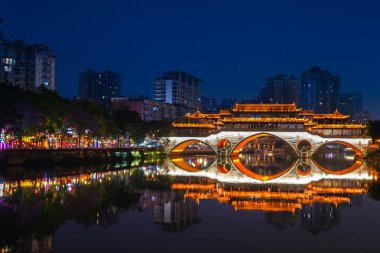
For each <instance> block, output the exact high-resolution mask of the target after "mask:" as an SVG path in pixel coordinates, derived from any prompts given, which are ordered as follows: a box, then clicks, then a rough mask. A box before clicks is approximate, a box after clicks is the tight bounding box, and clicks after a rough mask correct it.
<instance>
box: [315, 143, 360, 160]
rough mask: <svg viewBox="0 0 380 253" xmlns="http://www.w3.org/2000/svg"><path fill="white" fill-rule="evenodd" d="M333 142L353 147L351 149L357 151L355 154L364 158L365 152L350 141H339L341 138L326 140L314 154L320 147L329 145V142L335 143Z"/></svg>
mask: <svg viewBox="0 0 380 253" xmlns="http://www.w3.org/2000/svg"><path fill="white" fill-rule="evenodd" d="M333 143H336V144H341V145H343V146H346V147H348V148H351V149H352V150H353V151H354V152H355V155H356V156H357V157H362V158H364V154H363V152H362V151H361V150H360V149H359V148H358V147H356V146H355V145H353V144H351V143H348V142H345V141H339V140H337V141H329V142H325V143H323V144H321V145H320V146H319V147H318V148H316V149H315V150H314V152H313V155H314V154H316V153H317V151H318V150H319V149H320V148H322V147H323V146H326V145H328V144H333Z"/></svg>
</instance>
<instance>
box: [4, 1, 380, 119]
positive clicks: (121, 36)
mask: <svg viewBox="0 0 380 253" xmlns="http://www.w3.org/2000/svg"><path fill="white" fill-rule="evenodd" d="M343 3H344V4H343ZM379 13H380V1H377V0H361V1H359V0H358V1H348V0H347V1H337V0H336V1H333V0H326V1H325V0H321V1H307V0H303V1H301V0H300V1H285V0H277V1H266V0H262V1H248V0H247V1H239V0H234V1H221V0H212V1H211V0H207V1H206V0H192V1H179V0H172V1H159V0H149V1H147V0H136V1H131V0H129V1H128V0H126V1H112V0H108V1H79V0H65V1H52V0H49V1H45V0H43V1H42V0H41V1H37V0H36V1H30V0H25V1H1V2H0V17H2V18H3V19H4V33H5V37H6V38H7V39H9V40H13V39H23V40H26V41H27V42H28V43H46V44H48V45H49V46H50V47H51V48H52V49H53V51H54V52H55V54H56V55H57V61H58V63H57V86H58V92H59V93H60V94H61V95H63V96H66V97H74V96H77V95H78V88H77V86H78V73H79V72H81V71H84V70H86V69H88V68H91V69H94V70H96V71H103V70H106V69H111V70H112V71H116V72H120V73H121V75H122V93H123V95H126V96H138V95H145V96H148V97H151V95H152V84H153V80H154V78H155V77H157V76H159V75H161V73H162V72H166V71H170V70H183V71H185V72H188V73H190V74H193V75H195V76H197V77H199V78H200V79H202V80H203V81H204V82H203V84H202V94H203V95H205V96H209V97H215V98H217V99H222V98H234V97H235V98H238V99H252V98H254V97H255V96H256V95H258V93H259V89H260V88H261V87H263V85H264V83H265V79H266V78H267V77H270V76H272V75H274V74H277V73H279V72H284V73H288V74H294V75H296V77H297V78H300V75H301V72H303V71H305V70H308V69H309V68H311V67H312V66H313V65H318V66H320V67H321V68H322V69H328V70H330V71H331V72H332V73H333V74H338V75H340V76H341V91H342V92H345V91H346V92H355V91H362V92H363V96H364V109H369V110H370V111H371V113H372V116H373V118H380V110H378V109H377V108H380V99H379V95H380V88H379V84H380V81H379V70H380V68H379V66H380V51H379V45H380V15H379Z"/></svg>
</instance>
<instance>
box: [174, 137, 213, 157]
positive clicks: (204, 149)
mask: <svg viewBox="0 0 380 253" xmlns="http://www.w3.org/2000/svg"><path fill="white" fill-rule="evenodd" d="M200 154H202V155H216V151H215V150H214V149H213V148H212V147H211V146H210V145H209V144H207V143H205V142H203V141H199V140H187V141H184V142H181V143H179V144H178V145H177V146H175V147H174V148H173V149H172V150H171V151H170V154H169V155H170V156H183V155H200Z"/></svg>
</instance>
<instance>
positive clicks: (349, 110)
mask: <svg viewBox="0 0 380 253" xmlns="http://www.w3.org/2000/svg"><path fill="white" fill-rule="evenodd" d="M339 110H340V111H341V112H342V113H343V114H347V115H351V120H360V119H361V115H362V113H363V96H362V93H361V92H356V93H342V94H340V99H339Z"/></svg>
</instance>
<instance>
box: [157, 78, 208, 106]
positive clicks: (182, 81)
mask: <svg viewBox="0 0 380 253" xmlns="http://www.w3.org/2000/svg"><path fill="white" fill-rule="evenodd" d="M201 82H202V80H200V79H199V78H196V77H194V76H192V75H190V74H187V73H185V72H182V71H171V72H167V73H164V75H163V76H162V77H159V78H156V80H155V81H154V85H153V99H154V100H156V101H160V102H165V103H169V104H176V105H183V106H186V107H189V108H192V109H200V105H201V91H200V84H201Z"/></svg>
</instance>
